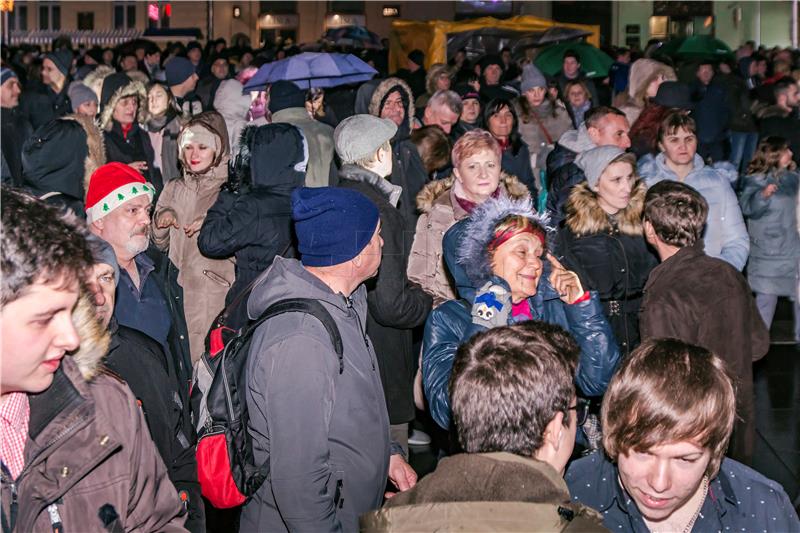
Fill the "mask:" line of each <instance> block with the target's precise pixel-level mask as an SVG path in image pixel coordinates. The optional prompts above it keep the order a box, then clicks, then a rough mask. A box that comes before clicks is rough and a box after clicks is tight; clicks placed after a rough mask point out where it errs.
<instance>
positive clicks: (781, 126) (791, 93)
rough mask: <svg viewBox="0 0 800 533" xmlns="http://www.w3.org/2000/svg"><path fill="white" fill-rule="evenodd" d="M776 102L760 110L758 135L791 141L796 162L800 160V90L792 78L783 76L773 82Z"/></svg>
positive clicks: (760, 137) (790, 144)
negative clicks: (774, 136)
mask: <svg viewBox="0 0 800 533" xmlns="http://www.w3.org/2000/svg"><path fill="white" fill-rule="evenodd" d="M772 87H773V89H772V91H773V96H774V100H775V103H774V105H771V106H769V107H765V108H764V109H762V110H760V111H758V113H757V116H758V118H759V119H760V120H759V123H758V124H759V127H758V137H759V139H763V138H765V137H769V136H770V135H777V136H778V137H783V138H784V139H787V140H788V141H789V148H791V150H792V153H793V154H794V155H793V158H794V162H795V163H798V162H800V120H798V118H797V108H798V107H800V90H799V89H798V87H797V83H796V82H795V81H794V80H793V79H792V78H783V79H780V80H778V81H776V82H775V83H774V84H773V86H772Z"/></svg>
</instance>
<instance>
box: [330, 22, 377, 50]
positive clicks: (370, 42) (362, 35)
mask: <svg viewBox="0 0 800 533" xmlns="http://www.w3.org/2000/svg"><path fill="white" fill-rule="evenodd" d="M323 39H324V40H325V41H327V42H328V43H330V44H332V45H334V46H351V47H354V48H373V49H381V48H383V45H382V44H381V38H380V36H379V35H378V34H376V33H374V32H371V31H369V30H368V29H367V28H365V27H363V26H343V27H341V28H331V29H329V30H328V31H326V32H325V35H324V37H323Z"/></svg>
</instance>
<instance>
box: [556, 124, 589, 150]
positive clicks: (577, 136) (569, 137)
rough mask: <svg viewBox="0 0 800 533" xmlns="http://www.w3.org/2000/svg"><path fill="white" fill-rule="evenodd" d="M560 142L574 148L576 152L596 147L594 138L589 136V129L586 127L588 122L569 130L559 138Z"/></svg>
mask: <svg viewBox="0 0 800 533" xmlns="http://www.w3.org/2000/svg"><path fill="white" fill-rule="evenodd" d="M558 144H560V145H561V146H563V147H564V148H567V149H569V150H572V151H573V152H575V153H576V154H580V153H582V152H585V151H586V150H591V149H592V148H594V147H595V144H594V143H593V142H592V139H591V138H590V137H589V131H588V130H587V129H586V124H581V125H580V126H579V127H578V129H576V130H567V131H565V132H564V133H563V134H562V135H561V137H560V138H559V139H558Z"/></svg>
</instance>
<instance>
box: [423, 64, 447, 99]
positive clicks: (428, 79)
mask: <svg viewBox="0 0 800 533" xmlns="http://www.w3.org/2000/svg"><path fill="white" fill-rule="evenodd" d="M442 74H447V75H448V76H450V77H452V75H453V73H452V71H451V70H450V67H449V66H447V65H445V64H444V63H434V64H433V65H431V68H429V69H428V72H427V73H426V74H425V90H426V91H428V95H429V96H433V93H435V92H436V79H437V78H438V77H439V76H440V75H442Z"/></svg>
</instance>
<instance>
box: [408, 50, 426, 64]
mask: <svg viewBox="0 0 800 533" xmlns="http://www.w3.org/2000/svg"><path fill="white" fill-rule="evenodd" d="M408 58H409V59H410V60H411V61H413V62H414V63H415V64H417V65H419V66H420V67H424V66H425V53H424V52H423V51H422V50H419V49H415V50H411V52H409V54H408Z"/></svg>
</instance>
